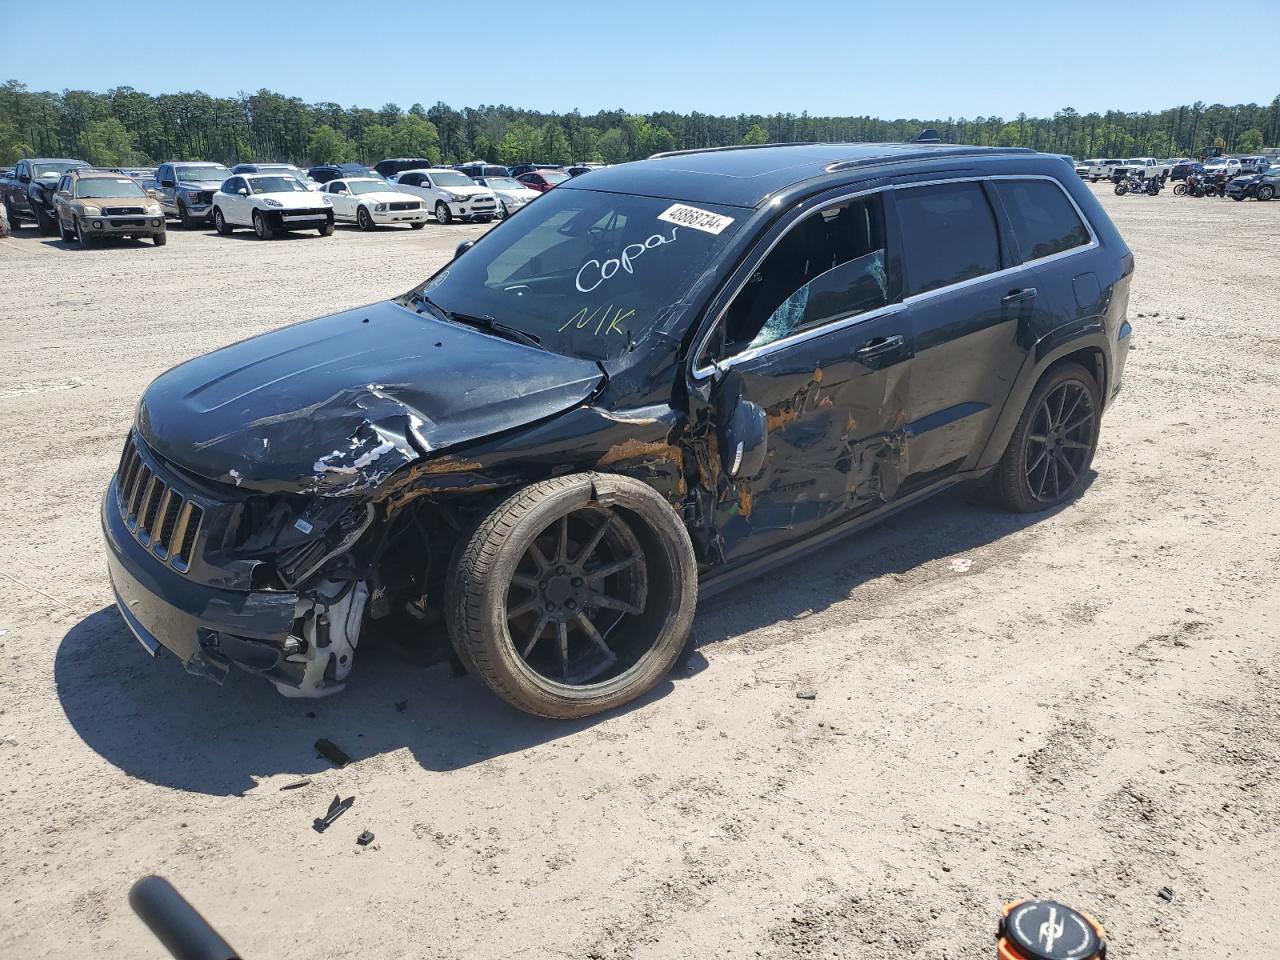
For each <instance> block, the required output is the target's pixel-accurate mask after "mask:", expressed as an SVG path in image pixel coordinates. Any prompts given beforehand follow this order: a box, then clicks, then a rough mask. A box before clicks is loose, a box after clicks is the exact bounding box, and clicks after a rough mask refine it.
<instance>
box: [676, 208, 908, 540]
mask: <svg viewBox="0 0 1280 960" xmlns="http://www.w3.org/2000/svg"><path fill="white" fill-rule="evenodd" d="M764 243H765V244H766V245H767V244H770V243H771V244H772V248H771V249H770V250H769V252H768V254H767V255H765V256H764V257H763V259H762V260H759V261H758V262H756V263H755V264H754V265H748V266H747V267H745V268H744V269H743V270H742V271H741V272H740V273H739V275H738V276H739V282H740V284H741V286H740V288H739V289H738V291H737V292H736V294H735V295H734V297H733V299H732V301H731V302H730V303H729V305H728V306H727V308H726V309H725V310H724V312H723V314H722V315H721V317H720V319H719V321H718V323H717V325H716V326H715V327H714V328H713V331H712V335H711V337H710V338H709V339H710V342H709V344H708V346H707V347H706V348H705V349H706V351H707V353H706V354H704V361H703V362H706V360H711V359H713V360H715V361H717V367H718V369H717V372H716V375H717V376H718V377H719V378H720V379H719V382H718V384H717V386H716V388H715V389H713V391H712V416H713V417H714V418H717V419H719V418H722V417H724V416H726V415H727V413H726V412H727V411H729V410H731V409H732V408H733V406H734V405H735V403H736V402H737V401H738V399H739V398H741V399H745V400H749V401H750V402H751V403H754V404H755V405H756V406H758V407H760V408H762V409H763V411H764V414H765V416H766V418H767V438H766V451H767V452H766V455H765V460H764V465H763V467H762V468H761V469H760V471H759V472H758V473H757V474H756V475H755V476H750V477H738V478H728V477H725V476H724V475H723V474H722V473H721V474H720V475H719V476H718V477H717V478H716V480H715V483H716V485H717V490H716V498H715V499H716V507H715V510H714V515H715V526H716V528H717V531H718V533H719V537H720V552H721V553H722V555H723V558H724V560H725V561H726V562H728V563H734V562H737V561H742V560H747V559H750V558H751V557H754V556H757V555H759V554H761V553H763V552H766V551H768V550H770V549H773V548H775V547H778V546H781V545H783V544H786V543H790V542H793V541H796V540H800V539H803V538H804V537H806V536H808V535H810V534H812V533H813V532H815V531H817V530H819V529H822V528H824V527H827V526H830V525H832V524H835V523H838V522H840V521H841V520H843V519H846V518H848V517H849V516H851V515H853V514H856V513H861V512H866V511H869V510H872V509H874V508H875V507H877V506H880V505H882V504H884V503H885V502H887V501H889V500H892V499H893V498H894V496H895V495H896V493H897V488H898V482H899V477H900V474H899V464H900V453H901V426H902V422H903V410H904V407H905V403H906V396H907V385H908V372H909V370H910V364H911V353H912V350H911V342H910V335H909V331H908V330H907V324H906V317H905V310H904V309H903V307H902V306H901V305H900V304H899V303H898V300H899V289H900V282H899V280H898V278H897V270H896V267H895V266H894V263H895V260H896V258H895V256H894V253H893V249H892V237H890V236H889V235H888V234H887V231H886V225H885V216H884V194H883V193H871V194H868V195H865V196H863V197H859V198H856V199H852V200H843V201H838V202H836V203H835V204H833V205H831V206H828V207H826V208H824V209H821V210H818V211H815V212H813V213H810V214H808V215H807V216H805V217H803V218H801V219H798V220H795V221H793V222H791V223H790V224H789V225H784V226H781V227H778V228H775V236H774V238H773V239H772V240H770V239H768V238H766V240H765V241H764ZM709 372H710V371H709V370H706V369H704V370H702V371H699V373H701V374H707V373H709ZM704 482H707V481H705V480H704Z"/></svg>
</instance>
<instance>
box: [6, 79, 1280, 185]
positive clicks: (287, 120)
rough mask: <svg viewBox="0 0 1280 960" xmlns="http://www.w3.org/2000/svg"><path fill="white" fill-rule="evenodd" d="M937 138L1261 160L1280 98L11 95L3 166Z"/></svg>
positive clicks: (461, 155)
mask: <svg viewBox="0 0 1280 960" xmlns="http://www.w3.org/2000/svg"><path fill="white" fill-rule="evenodd" d="M926 127H933V128H935V129H937V130H938V132H939V133H940V134H941V137H942V139H943V141H945V142H949V143H970V144H976V145H980V146H1023V147H1032V148H1034V149H1036V150H1042V151H1045V152H1048V153H1063V154H1072V155H1074V156H1076V157H1095V156H1117V157H1128V156H1159V157H1166V156H1202V155H1204V154H1205V153H1206V152H1207V150H1208V148H1211V147H1218V148H1221V149H1222V150H1224V151H1226V152H1228V153H1243V154H1248V153H1255V152H1257V151H1259V150H1261V149H1262V148H1263V147H1265V146H1277V145H1280V95H1277V96H1276V97H1275V98H1273V99H1272V100H1271V101H1270V103H1269V104H1263V105H1259V104H1256V103H1248V104H1236V105H1234V106H1228V105H1225V104H1211V105H1206V104H1204V103H1202V102H1196V103H1193V104H1189V105H1183V106H1178V107H1171V108H1169V109H1167V110H1161V111H1159V112H1156V113H1153V112H1143V113H1132V112H1125V111H1120V110H1110V111H1107V112H1106V113H1096V112H1095V113H1078V112H1077V111H1076V110H1074V109H1072V108H1071V107H1067V108H1064V109H1062V110H1059V111H1057V112H1056V113H1054V114H1053V116H1051V117H1029V116H1027V115H1026V114H1018V116H1017V117H1014V118H1013V119H1005V118H1003V117H997V116H990V117H987V116H979V117H974V118H971V119H970V118H966V117H946V118H935V119H931V120H918V119H911V120H904V119H898V120H884V119H881V118H879V117H871V116H848V117H815V116H810V115H809V114H808V113H807V112H805V113H800V114H794V113H779V114H774V115H772V116H760V115H745V114H743V115H739V116H735V117H728V116H713V115H710V114H705V113H699V112H697V111H694V112H692V113H674V112H670V111H659V112H657V113H650V114H645V115H637V114H629V113H627V112H625V111H622V110H604V111H600V112H599V113H595V114H591V115H584V114H582V113H580V112H578V111H577V110H574V111H573V112H571V113H541V112H538V111H533V110H523V109H520V108H518V107H511V106H506V105H503V104H500V105H490V106H479V107H464V108H463V109H461V110H457V109H455V108H453V107H451V106H449V105H448V104H445V103H442V102H437V103H436V104H435V105H434V106H431V107H423V105H422V104H420V103H415V104H413V105H412V106H410V107H409V108H408V109H407V110H405V109H402V108H401V107H400V106H399V105H397V104H394V103H387V104H384V105H383V106H382V107H380V108H378V109H377V110H373V109H370V108H367V107H343V106H341V105H340V104H337V103H306V102H305V101H303V100H302V99H300V98H298V97H286V96H283V95H282V94H279V93H274V92H272V91H270V90H259V91H258V92H257V93H244V94H240V95H238V96H235V97H211V96H209V95H208V94H205V93H201V92H199V91H196V92H194V93H169V94H158V95H152V94H148V93H142V92H140V91H138V90H134V89H133V88H132V87H116V88H114V89H111V90H108V91H107V92H106V93H95V92H92V91H88V90H63V91H62V92H61V93H56V92H52V91H36V90H29V89H28V88H27V86H26V85H25V84H23V83H19V82H18V81H16V80H10V81H9V82H7V83H5V84H4V85H3V86H0V164H6V165H8V164H12V163H14V162H15V161H16V160H18V159H20V158H22V157H29V156H65V157H77V158H80V159H84V160H88V161H89V162H90V163H94V164H97V165H100V166H132V165H142V164H156V163H161V162H164V161H167V160H197V159H198V160H218V161H221V162H223V163H227V164H233V163H240V162H245V161H251V160H259V161H291V162H294V163H299V164H303V165H308V164H312V163H342V162H350V161H360V162H364V163H374V162H376V161H378V160H381V159H383V158H384V157H396V156H408V157H424V158H426V159H428V160H430V161H431V162H432V163H461V162H464V161H467V160H473V159H481V160H487V161H490V162H495V161H496V162H498V163H503V164H514V163H521V162H525V161H537V162H543V163H559V164H565V163H574V162H578V163H581V162H597V163H622V162H624V161H627V160H638V159H642V158H644V157H647V156H649V155H650V154H653V153H657V152H659V151H663V150H676V149H691V148H705V147H718V146H727V145H730V144H738V143H777V142H794V141H801V140H818V141H846V142H848V141H851V142H875V141H887V142H897V141H903V140H907V139H910V138H911V137H913V136H915V135H916V134H918V133H920V131H921V130H923V129H925V128H926Z"/></svg>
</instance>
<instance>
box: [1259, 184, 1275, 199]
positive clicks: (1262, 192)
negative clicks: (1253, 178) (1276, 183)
mask: <svg viewBox="0 0 1280 960" xmlns="http://www.w3.org/2000/svg"><path fill="white" fill-rule="evenodd" d="M1275 195H1276V188H1275V187H1273V186H1272V185H1271V184H1269V183H1264V184H1263V185H1262V186H1260V187H1258V199H1259V200H1270V199H1271V198H1272V197H1274V196H1275Z"/></svg>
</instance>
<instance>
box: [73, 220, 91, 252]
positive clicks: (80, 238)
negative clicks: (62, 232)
mask: <svg viewBox="0 0 1280 960" xmlns="http://www.w3.org/2000/svg"><path fill="white" fill-rule="evenodd" d="M71 225H72V229H73V230H74V232H75V235H76V241H77V242H78V243H79V244H80V249H81V250H88V249H89V248H90V247H91V246H93V237H91V236H90V235H89V234H87V233H85V232H84V227H82V226H81V225H80V218H79V217H76V218H75V220H73V221H72V222H71Z"/></svg>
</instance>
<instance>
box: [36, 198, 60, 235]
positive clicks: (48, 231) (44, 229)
mask: <svg viewBox="0 0 1280 960" xmlns="http://www.w3.org/2000/svg"><path fill="white" fill-rule="evenodd" d="M31 209H32V210H34V211H35V214H36V226H37V227H38V228H39V230H40V233H41V234H42V235H43V236H46V237H51V236H53V234H54V232H55V229H54V228H55V224H54V220H53V217H51V216H49V212H48V211H47V210H45V208H44V207H42V206H40V205H39V204H38V203H33V204H32V205H31Z"/></svg>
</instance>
